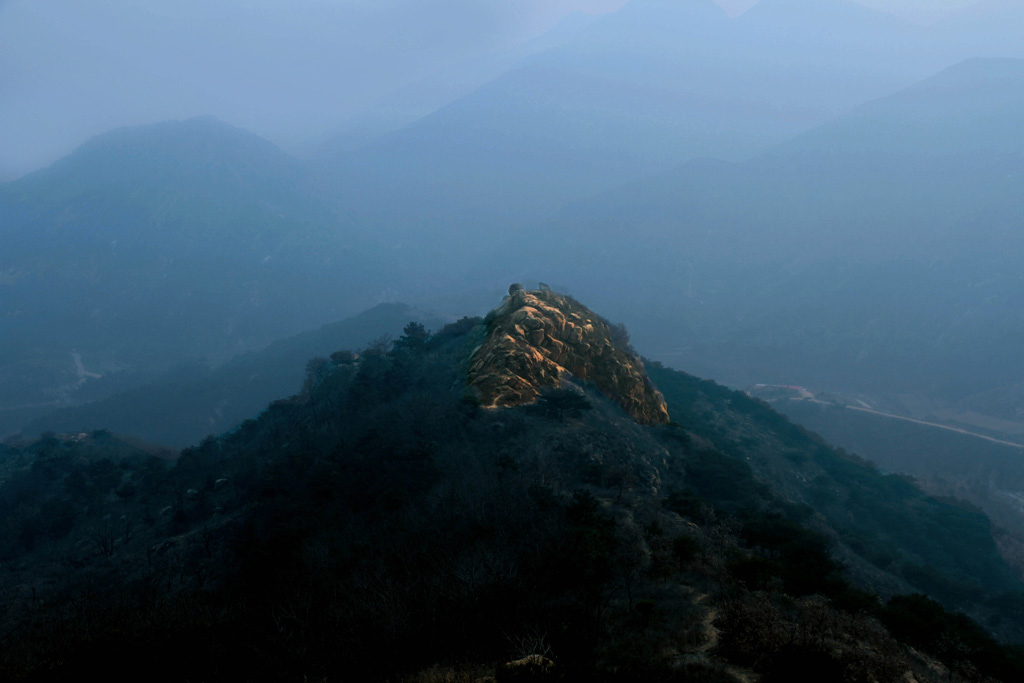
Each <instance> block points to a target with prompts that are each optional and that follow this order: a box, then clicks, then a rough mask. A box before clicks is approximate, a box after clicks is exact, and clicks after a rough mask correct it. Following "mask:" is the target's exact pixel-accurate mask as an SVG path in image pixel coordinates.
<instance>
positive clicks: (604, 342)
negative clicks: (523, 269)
mask: <svg viewBox="0 0 1024 683" xmlns="http://www.w3.org/2000/svg"><path fill="white" fill-rule="evenodd" d="M514 287H515V286H514V285H513V287H512V288H510V289H509V292H510V295H509V297H508V298H507V299H505V301H504V303H502V305H501V306H499V307H498V308H497V309H495V310H494V311H493V312H492V313H491V314H490V315H489V316H488V321H489V323H488V325H489V327H488V333H487V338H486V339H485V340H484V343H483V344H482V345H481V346H480V348H479V349H477V350H476V352H475V353H474V354H473V358H472V360H471V361H470V368H469V384H470V386H471V387H473V389H474V390H476V391H477V392H478V393H479V396H480V400H481V402H482V404H483V405H484V406H485V407H489V408H499V407H508V406H518V405H526V404H529V403H533V402H534V401H536V400H537V397H538V396H539V394H540V391H541V390H542V389H547V388H553V387H558V386H560V385H561V383H562V381H563V379H566V378H567V376H568V375H572V376H575V377H577V378H579V379H582V380H587V381H589V382H592V383H593V384H594V385H596V386H597V388H598V389H599V390H600V391H601V393H603V394H604V395H605V396H607V397H609V398H610V399H612V400H614V401H616V402H617V403H618V404H619V405H621V406H622V408H623V410H625V411H626V412H627V413H628V414H629V415H630V416H631V417H632V418H633V419H634V420H636V421H637V422H640V423H641V424H664V423H666V422H668V420H669V417H668V409H667V408H666V406H665V399H664V398H662V396H661V394H660V393H658V391H657V390H656V389H655V388H654V386H653V385H652V384H651V381H650V379H648V377H647V372H646V371H645V370H644V365H643V362H642V361H641V360H640V358H639V357H637V356H636V354H635V353H633V352H632V350H631V349H628V348H621V347H619V346H616V344H615V343H614V342H613V335H612V331H611V329H610V328H609V326H608V323H607V322H605V321H604V320H602V319H601V318H600V316H598V315H596V314H595V313H593V312H592V311H590V310H589V309H587V308H586V307H585V306H583V305H582V304H580V303H579V302H577V301H575V300H574V299H572V298H570V297H568V296H565V295H562V294H557V293H555V292H552V291H550V290H540V291H526V290H524V289H515V288H514Z"/></svg>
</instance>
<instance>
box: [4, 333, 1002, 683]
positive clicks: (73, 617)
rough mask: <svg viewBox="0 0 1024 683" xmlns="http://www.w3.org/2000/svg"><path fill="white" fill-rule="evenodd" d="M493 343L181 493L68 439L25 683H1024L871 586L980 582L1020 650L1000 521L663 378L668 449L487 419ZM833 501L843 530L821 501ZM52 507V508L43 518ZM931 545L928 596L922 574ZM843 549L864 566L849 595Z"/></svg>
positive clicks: (939, 622) (202, 459)
mask: <svg viewBox="0 0 1024 683" xmlns="http://www.w3.org/2000/svg"><path fill="white" fill-rule="evenodd" d="M481 322H482V321H480V320H473V319H464V320H463V321H460V322H459V323H456V324H454V325H451V326H449V327H447V328H445V329H444V330H442V331H441V332H439V333H438V334H437V335H434V336H431V337H427V336H424V335H423V334H421V333H420V332H419V331H417V330H416V329H415V328H410V330H409V331H408V332H407V333H406V334H405V335H403V337H401V338H400V339H399V340H397V342H396V344H395V346H394V348H392V349H390V350H389V349H387V348H386V347H383V346H378V347H376V348H373V349H369V350H367V351H366V352H364V353H363V354H362V356H361V358H360V359H359V360H358V361H356V362H353V359H352V358H351V357H346V356H337V357H336V360H334V361H329V362H327V363H323V364H320V365H318V366H317V367H315V368H311V371H310V376H309V378H310V381H309V382H308V383H307V384H306V386H305V389H304V391H303V392H302V393H300V394H298V395H296V396H293V397H291V398H290V399H288V400H283V401H277V402H275V403H274V404H273V405H272V406H271V407H270V408H269V409H268V410H267V411H265V412H264V413H263V414H262V415H260V416H259V417H258V418H257V419H255V420H251V421H247V422H246V423H244V424H243V425H242V426H241V428H240V429H239V430H237V431H236V432H234V433H232V434H230V435H227V436H225V437H224V438H221V439H207V440H205V441H204V442H203V443H202V444H200V445H198V446H196V447H194V448H190V449H186V451H185V452H184V453H183V454H182V456H181V458H180V459H179V461H178V462H177V463H176V464H175V466H174V467H173V468H171V469H169V470H165V469H164V467H163V466H162V465H159V466H158V464H156V463H153V462H149V463H138V464H137V463H134V462H123V463H122V464H118V463H115V462H113V461H107V463H102V462H97V463H94V464H89V461H83V460H82V459H80V458H77V457H76V454H75V448H77V446H76V444H74V443H70V442H60V441H57V440H51V441H49V442H46V443H44V444H39V445H36V446H33V447H31V448H29V449H27V450H25V451H22V452H21V453H22V454H21V455H19V456H16V457H21V458H23V460H22V461H21V464H20V465H19V466H18V467H17V468H15V469H17V472H16V476H15V477H12V478H10V479H8V480H7V482H8V483H9V482H12V481H15V480H17V486H16V487H14V488H9V487H8V486H7V483H5V485H4V487H3V488H0V504H3V505H13V506H14V508H15V509H18V510H19V514H18V515H16V516H13V517H11V516H8V517H6V519H8V520H10V521H9V522H8V524H9V525H10V528H11V531H12V533H11V534H10V535H8V536H6V537H5V538H6V539H7V542H6V544H5V545H4V547H3V552H4V553H5V557H4V559H5V560H6V562H5V564H4V565H3V567H4V573H3V574H2V583H0V588H2V590H3V596H4V597H5V600H6V602H5V604H6V605H8V609H7V611H6V612H5V616H4V621H3V622H2V628H3V629H4V634H5V638H6V640H5V642H7V643H9V644H10V647H6V648H4V649H3V650H2V651H0V657H2V660H0V666H2V667H3V671H4V673H5V674H6V675H7V676H8V677H11V678H14V679H16V680H17V679H18V678H20V677H28V676H32V678H29V679H30V680H50V679H59V678H61V677H63V676H66V675H67V674H68V673H69V672H72V671H73V672H76V673H77V674H78V675H81V674H82V673H84V672H87V671H91V670H97V671H98V670H100V669H102V670H104V671H106V672H107V673H108V675H115V676H117V675H120V674H121V673H122V672H127V671H131V670H135V668H136V667H138V666H141V665H145V666H148V667H149V669H150V670H151V671H153V675H154V676H155V677H156V678H157V679H160V680H182V679H187V678H191V677H195V676H201V677H202V678H204V679H206V680H239V679H243V680H245V679H248V680H266V679H274V678H277V679H281V678H288V679H290V678H299V677H307V678H319V679H324V678H326V679H334V678H341V677H344V676H346V675H347V674H349V673H351V672H353V671H358V672H359V675H360V678H362V679H363V680H371V681H372V680H409V681H413V680H424V679H426V680H430V678H429V677H430V676H434V677H435V680H436V678H437V677H441V676H447V677H449V678H456V679H457V678H458V677H467V676H470V677H481V676H483V675H486V674H487V673H488V672H489V671H494V669H495V667H494V664H495V663H500V662H503V661H507V660H508V659H511V658H515V657H518V656H523V655H544V656H546V657H548V658H550V659H553V660H554V665H553V666H554V667H555V668H554V670H553V671H554V674H553V675H557V676H558V677H560V678H562V679H564V680H571V681H572V680H604V681H641V680H643V681H650V680H664V681H675V680H695V679H696V680H710V681H723V682H725V681H737V680H748V679H749V676H750V675H751V673H756V674H758V675H760V676H761V680H765V681H772V680H791V679H792V671H791V667H796V666H799V667H801V668H802V670H803V671H804V672H805V673H806V672H807V671H811V672H812V673H813V674H814V675H815V676H818V677H820V678H821V679H822V680H841V679H843V678H844V677H855V676H860V677H862V678H872V679H874V680H879V681H897V680H905V678H906V676H907V674H908V673H909V672H912V673H913V674H914V675H915V676H916V679H917V680H922V681H939V680H945V679H948V677H949V676H950V675H951V672H956V671H960V672H963V671H967V670H969V667H973V670H975V671H980V672H981V675H987V676H990V677H993V678H995V679H1001V680H1014V679H1015V677H1019V670H1018V669H1017V668H1015V667H1016V666H1017V665H1016V664H1015V662H1014V660H1013V659H1012V657H1011V656H1010V654H1008V651H1007V650H1005V649H1002V648H1001V646H999V645H998V644H997V643H996V642H995V641H994V640H993V639H992V638H991V636H989V635H987V634H986V632H985V631H983V630H981V629H980V628H979V627H978V626H976V625H974V624H972V623H971V622H970V621H969V620H968V619H967V618H966V617H963V616H962V615H961V616H956V615H952V614H949V613H946V612H945V611H944V610H943V609H942V608H941V607H940V606H939V605H938V604H937V603H934V602H932V601H930V600H928V599H926V598H924V597H922V596H917V597H909V598H908V597H904V598H898V599H893V600H891V601H890V602H889V603H888V604H886V605H885V606H882V605H881V604H880V603H879V602H878V601H877V599H875V598H873V597H872V596H870V595H868V594H866V593H864V592H862V591H860V590H857V589H854V588H852V587H851V586H850V584H849V583H848V582H847V581H848V580H849V579H852V580H854V581H856V582H858V584H859V585H861V586H866V585H868V584H869V583H870V582H871V581H873V580H874V579H873V578H872V577H875V578H880V579H884V580H885V581H887V582H889V583H888V585H890V586H895V585H897V584H900V583H901V582H904V581H911V582H912V583H916V584H917V585H919V586H928V587H933V586H937V587H939V588H940V589H941V591H946V592H947V593H948V591H950V590H951V587H952V586H953V585H955V584H954V583H952V582H954V581H955V578H956V577H957V576H958V573H959V572H960V571H962V570H963V569H966V570H967V571H970V572H971V574H972V577H973V579H974V580H975V581H978V582H983V584H984V585H979V586H976V587H974V588H972V589H970V590H967V591H965V592H964V593H963V594H956V592H955V591H953V592H952V593H948V594H946V595H945V598H944V599H946V600H949V601H952V602H953V603H958V604H962V605H964V606H965V607H967V608H969V609H970V610H971V612H972V613H974V614H978V615H985V614H994V611H995V610H998V609H1000V608H1003V609H1002V613H1001V614H1002V616H1003V619H1004V621H1003V622H1002V623H1001V625H1000V628H1002V629H1004V630H1005V631H1006V632H1013V631H1014V629H1015V628H1017V627H1016V626H1014V624H1015V622H1014V619H1015V617H1014V616H1013V614H1012V610H1009V609H1006V608H1007V607H1009V606H1012V604H1015V603H1013V602H1012V600H1011V598H1010V597H1005V598H1003V599H1002V600H1001V601H994V602H991V603H988V604H986V599H985V597H984V596H985V595H987V594H989V593H988V592H989V591H994V590H1001V589H1004V588H1008V587H1016V586H1018V584H1017V581H1016V579H1014V578H1013V577H1012V576H1010V575H1008V573H1007V570H1006V568H1005V565H1002V564H1000V562H999V560H998V556H996V555H995V554H994V553H993V551H992V541H991V537H990V536H986V534H985V530H986V528H987V527H986V523H985V520H984V518H983V517H981V516H980V515H978V514H977V513H976V512H972V511H969V510H965V509H962V508H959V507H955V506H951V505H945V504H942V503H939V502H937V501H934V500H931V499H928V498H926V497H924V496H922V495H921V494H920V493H919V492H917V491H916V490H914V489H913V488H912V487H910V486H909V485H907V484H905V482H902V480H896V479H892V478H885V477H882V476H880V475H879V474H877V472H875V471H874V470H872V469H871V468H870V467H867V466H865V465H863V464H861V463H857V462H855V461H853V460H851V459H850V458H849V457H846V456H844V455H843V454H841V453H837V452H835V451H833V450H831V449H829V448H828V447H827V446H825V445H824V444H823V443H821V442H820V440H817V439H815V438H814V437H811V436H809V435H807V434H806V433H804V432H803V431H802V430H800V429H799V428H796V427H794V426H793V425H791V424H789V423H788V422H787V421H786V420H785V419H783V418H781V417H779V416H778V415H777V414H775V413H773V412H772V411H771V410H770V409H768V408H767V407H766V406H764V404H761V403H758V402H755V401H752V400H750V399H749V398H746V397H743V396H742V395H740V394H736V393H734V392H730V391H728V390H726V389H723V388H721V387H718V386H716V385H714V384H713V383H709V382H701V381H699V380H696V379H695V378H692V377H690V376H687V375H683V374H681V373H675V372H673V371H670V370H667V369H664V368H654V369H653V370H654V372H653V373H652V376H653V378H654V380H655V381H656V382H657V383H658V384H659V386H660V387H661V388H662V390H663V391H664V392H665V393H666V396H668V400H669V404H670V405H669V409H670V411H671V412H672V414H673V415H676V416H677V418H676V419H678V420H682V421H683V422H682V424H675V425H668V426H658V427H643V426H640V425H638V424H637V423H636V422H634V421H633V420H632V419H630V418H629V417H628V416H627V415H626V414H625V413H624V412H623V411H622V409H621V408H620V407H619V406H618V405H617V404H616V403H615V402H613V401H612V400H610V399H608V398H606V397H605V396H603V395H602V394H600V393H598V392H596V391H593V389H591V388H589V387H588V386H587V385H586V384H585V383H578V382H574V381H572V380H570V381H569V382H568V383H566V384H564V385H563V388H562V389H560V390H555V391H554V392H551V393H546V394H542V395H541V397H540V399H539V400H538V402H537V403H536V404H535V405H533V406H523V407H517V408H507V409H497V410H485V409H481V408H480V407H479V405H478V404H477V403H476V402H475V401H473V400H472V398H471V397H470V396H468V394H467V384H466V381H467V379H466V378H467V374H466V373H467V371H468V366H469V358H470V356H471V354H472V352H473V350H474V349H475V348H476V347H477V346H478V345H479V344H480V342H481V341H482V340H483V339H484V338H485V335H486V332H487V331H486V329H485V327H484V326H483V325H482V324H480V323H481ZM568 396H573V397H574V398H573V399H572V400H571V401H567V397H568ZM556 406H561V408H562V410H555V409H553V408H554V407H556ZM32 448H34V449H35V450H34V451H33V450H32ZM894 491H895V492H896V493H898V494H899V495H897V496H891V495H886V494H891V493H892V492H894ZM816 492H820V494H821V495H822V496H827V498H828V500H827V501H826V502H825V503H824V504H823V505H822V508H821V510H820V511H816V510H815V509H813V508H811V507H808V506H805V505H803V504H801V503H800V502H799V501H800V500H801V499H807V500H811V501H812V502H813V500H814V497H815V496H816V495H818V493H816ZM25 494H28V495H31V496H33V497H32V498H31V499H32V500H34V501H36V503H35V504H34V505H31V506H25V505H22V506H21V507H19V503H21V502H22V501H24V500H25V498H24V497H21V498H17V496H24V495H25ZM787 498H790V499H791V500H786V499H787ZM51 503H53V504H56V503H60V504H61V505H62V506H63V507H60V506H58V507H57V508H52V507H51ZM880 503H884V506H883V507H879V504H880ZM60 510H69V511H71V512H74V513H75V514H73V515H71V516H70V518H69V519H70V520H71V522H70V526H68V525H67V524H63V525H62V524H55V523H54V522H53V520H55V519H64V517H60V515H58V514H57V513H58V512H60ZM866 513H871V514H874V515H877V516H878V517H879V518H880V519H883V520H884V524H875V523H874V520H873V519H872V518H869V517H868V516H867V514H866ZM55 515H56V516H55ZM104 520H119V521H116V522H111V523H110V524H108V525H106V526H104V524H103V522H104ZM851 529H852V531H851ZM937 531H939V532H943V533H944V535H945V538H942V539H939V538H938V537H936V536H935V534H936V532H937ZM851 534H854V535H855V537H856V538H854V536H853V535H851ZM929 537H934V538H935V540H936V545H935V547H934V548H932V549H931V550H928V554H927V555H926V557H927V559H926V560H925V561H930V562H932V566H931V568H930V572H921V573H919V574H918V575H915V574H914V573H913V572H911V571H908V569H909V568H911V567H913V563H914V562H915V561H916V559H924V558H923V557H922V558H918V553H923V552H924V550H922V548H924V544H923V543H922V539H925V538H929ZM853 540H857V542H858V543H857V544H855V543H853ZM915 543H916V544H917V545H914V544H915ZM958 543H959V544H960V546H961V547H959V548H958V547H957V544H958ZM880 547H884V548H885V549H886V552H887V553H889V554H888V555H887V556H886V557H885V561H884V562H882V561H881V560H880V559H878V558H874V561H875V563H876V564H875V565H874V567H875V569H874V570H873V571H874V573H873V574H871V573H869V572H867V571H866V570H863V571H862V569H864V568H867V567H870V566H871V565H870V561H869V560H868V559H867V558H869V557H872V556H871V552H874V550H875V549H876V548H880ZM830 548H831V550H830ZM832 553H836V554H837V556H838V557H840V558H843V559H846V558H852V560H853V561H854V562H855V563H856V564H855V565H854V564H851V565H848V566H849V567H850V569H851V571H850V572H849V573H847V574H846V576H847V578H846V579H844V578H843V571H842V568H841V565H840V564H839V563H837V562H836V561H835V559H833V557H832ZM58 556H59V557H62V558H63V560H62V566H63V567H69V568H71V569H68V570H64V569H61V570H58V569H56V568H55V567H54V566H53V564H51V563H50V558H53V557H58ZM937 579H939V580H938V581H937ZM943 581H948V582H950V583H943ZM929 582H931V583H929ZM941 591H940V592H941ZM922 614H923V615H927V620H920V619H919V620H918V623H919V624H920V625H921V631H920V632H917V633H915V632H914V631H913V630H912V629H908V628H907V625H908V619H914V618H916V616H915V615H922ZM814 624H818V625H817V626H814ZM712 625H714V628H712ZM885 625H888V626H889V628H891V629H892V631H891V633H890V632H889V631H887V630H886V627H885ZM805 633H806V634H808V635H807V636H805V635H803V634H805ZM892 633H899V634H901V635H900V637H901V638H904V639H908V638H909V639H911V640H912V642H913V643H914V645H915V647H916V648H917V651H914V650H910V649H909V648H907V647H906V646H905V645H903V644H901V643H900V642H899V641H897V640H896V639H895V638H894V637H893V636H892ZM926 634H927V635H926ZM944 643H955V644H956V645H955V647H953V646H949V647H946V646H945V645H944ZM919 652H926V653H929V656H934V657H937V658H938V660H931V659H929V658H928V657H926V656H923V655H921V654H919ZM115 655H116V656H115ZM939 660H941V661H945V662H946V663H947V664H948V665H949V668H947V666H946V664H942V663H940V661H939ZM534 661H537V662H539V664H540V665H544V666H546V665H545V664H544V660H534ZM497 668H498V669H499V671H498V673H497V675H498V678H499V680H501V679H503V678H504V677H506V676H507V675H508V673H507V671H506V670H504V669H502V668H501V667H500V666H499V667H497ZM858 672H859V673H858Z"/></svg>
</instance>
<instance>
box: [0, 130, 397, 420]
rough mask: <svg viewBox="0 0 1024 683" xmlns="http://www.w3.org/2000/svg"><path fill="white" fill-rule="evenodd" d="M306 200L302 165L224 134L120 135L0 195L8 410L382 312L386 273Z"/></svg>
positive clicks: (263, 145) (350, 229) (332, 216)
mask: <svg viewBox="0 0 1024 683" xmlns="http://www.w3.org/2000/svg"><path fill="white" fill-rule="evenodd" d="M306 186H307V177H306V174H305V172H304V171H303V170H302V168H301V167H300V166H299V165H298V164H297V162H295V161H294V160H293V159H291V158H290V157H288V156H287V155H285V154H284V153H282V152H281V151H279V150H278V149H276V148H274V147H273V146H272V145H271V144H270V143H267V142H266V141H264V140H261V139H259V138H257V137H256V136H254V135H251V134H249V133H245V132H243V131H240V130H237V129H233V128H231V127H229V126H226V125H224V124H222V123H219V122H217V121H215V120H213V119H195V120H190V121H181V122H170V123H164V124H158V125H155V126H145V127H140V128H133V129H124V130H118V131H114V132H112V133H109V134H107V135H104V136H100V137H99V138H97V139H95V140H93V141H91V142H90V143H88V144H86V145H84V146H83V147H81V148H80V149H79V150H78V151H76V152H75V153H74V154H72V155H71V156H69V157H68V158H66V159H63V160H62V161H60V162H58V163H56V164H54V165H53V166H52V167H50V168H48V169H45V170H43V171H39V172H37V173H35V174H32V175H30V176H28V177H26V178H23V179H21V180H18V181H15V182H12V183H8V184H6V185H3V186H0V240H2V243H3V245H4V248H3V250H2V252H0V319H2V320H3V321H4V334H3V337H2V339H0V355H2V357H3V362H2V365H0V380H2V381H0V386H2V387H3V389H2V394H0V406H2V407H3V408H11V407H13V406H18V405H23V404H36V403H59V402H61V401H63V400H68V399H72V398H74V397H75V395H76V394H77V393H78V390H79V389H81V388H82V387H83V385H87V384H88V383H89V381H90V380H91V379H94V378H95V375H103V376H108V375H112V374H116V373H124V375H143V376H145V375H149V376H152V374H154V373H155V372H159V371H161V370H164V369H166V368H168V367H170V366H171V365H173V364H176V363H180V362H181V361H182V360H184V359H186V358H189V357H196V356H206V355H208V356H210V357H212V358H215V359H220V358H224V357H226V356H228V355H232V354H235V353H237V352H239V351H241V350H245V349H248V348H253V347H258V346H260V345H263V344H266V343H267V342H269V341H271V340H273V339H276V338H280V337H281V336H284V335H286V334H291V333H295V332H297V331H299V330H302V329H304V328H308V327H310V326H313V325H317V324H322V323H323V322H324V321H325V320H330V319H337V318H340V317H342V316H343V315H345V314H350V313H352V312H353V311H354V310H358V308H359V307H360V305H363V306H365V305H366V304H367V303H372V302H373V299H374V298H375V297H377V296H379V294H380V292H381V291H382V290H383V289H384V288H385V285H384V284H383V280H382V278H385V277H386V276H385V270H384V269H383V268H382V267H381V264H380V263H378V262H377V261H375V260H374V258H373V253H372V251H370V250H368V249H366V243H365V241H364V240H363V239H362V237H361V236H360V235H359V234H358V232H357V231H356V230H355V228H354V226H353V224H352V223H351V222H350V221H349V220H348V219H346V218H344V217H342V216H341V215H340V214H336V213H333V212H332V211H328V210H327V209H325V208H324V205H323V203H322V202H319V201H318V200H317V199H316V198H315V197H314V196H313V195H312V194H311V193H310V192H308V191H307V189H306ZM341 290H344V291H346V292H347V293H348V296H346V297H342V298H338V297H324V296H322V294H323V293H324V292H328V291H330V292H337V291H341ZM76 365H77V367H76ZM115 384H116V383H115Z"/></svg>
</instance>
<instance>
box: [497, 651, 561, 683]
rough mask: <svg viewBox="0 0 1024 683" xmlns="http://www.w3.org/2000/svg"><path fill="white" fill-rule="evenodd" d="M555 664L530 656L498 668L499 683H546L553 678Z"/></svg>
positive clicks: (542, 657)
mask: <svg viewBox="0 0 1024 683" xmlns="http://www.w3.org/2000/svg"><path fill="white" fill-rule="evenodd" d="M554 668H555V663H554V662H552V661H551V660H550V659H548V658H547V657H544V656H541V655H528V656H526V657H523V658H522V659H517V660H515V661H512V662H506V663H505V664H502V665H501V667H499V668H498V672H497V673H498V675H497V677H496V680H497V681H498V683H519V682H524V683H525V682H526V681H546V680H550V679H551V678H553V676H552V675H551V674H552V672H553V671H554Z"/></svg>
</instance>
